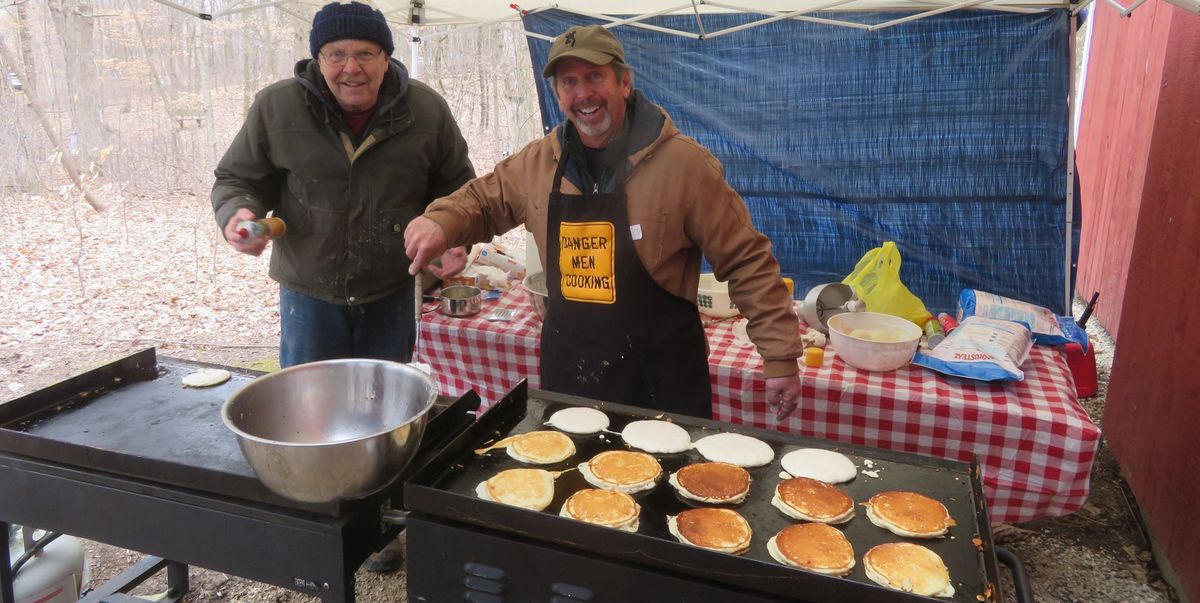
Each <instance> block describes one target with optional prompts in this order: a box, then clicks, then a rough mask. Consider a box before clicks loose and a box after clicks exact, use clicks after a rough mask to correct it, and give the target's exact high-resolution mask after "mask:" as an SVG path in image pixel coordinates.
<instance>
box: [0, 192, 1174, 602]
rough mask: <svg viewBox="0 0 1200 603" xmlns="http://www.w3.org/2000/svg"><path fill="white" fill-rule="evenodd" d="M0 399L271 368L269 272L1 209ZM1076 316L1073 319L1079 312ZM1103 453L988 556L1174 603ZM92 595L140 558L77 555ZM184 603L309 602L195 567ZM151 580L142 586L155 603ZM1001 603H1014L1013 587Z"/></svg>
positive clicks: (1097, 592)
mask: <svg viewBox="0 0 1200 603" xmlns="http://www.w3.org/2000/svg"><path fill="white" fill-rule="evenodd" d="M0 206H2V207H3V208H4V211H0V400H8V399H11V398H16V397H19V396H21V395H23V394H26V393H29V392H32V391H36V390H38V389H41V388H43V387H46V386H49V385H51V384H53V383H55V382H57V381H59V380H62V379H65V378H67V377H69V376H71V375H74V374H78V373H79V372H82V371H84V370H87V369H89V368H92V367H95V366H98V365H100V364H103V363H105V362H109V361H112V360H114V359H116V358H119V357H122V356H124V355H127V354H128V353H130V352H132V351H135V350H138V349H142V348H144V347H148V346H156V347H157V348H158V353H159V354H162V355H166V356H175V357H179V358H186V359H191V360H198V361H203V362H211V363H217V364H225V365H234V366H261V365H263V364H264V363H268V364H269V363H270V362H271V361H272V360H273V359H274V357H275V349H276V345H277V338H278V321H279V317H278V303H277V300H276V295H277V289H276V287H275V286H274V285H273V284H272V283H271V282H270V281H269V280H268V279H267V278H266V276H265V273H266V259H265V258H249V257H245V256H241V255H238V254H235V253H233V252H232V251H231V250H229V249H228V248H226V247H225V246H224V243H223V242H221V241H219V240H218V239H217V233H216V229H215V227H213V226H212V221H211V217H210V214H209V211H208V209H207V203H206V202H205V200H195V199H192V198H189V197H186V196H182V197H179V198H171V199H150V198H134V197H131V198H125V199H119V200H118V202H117V203H115V204H114V209H113V211H108V212H105V213H103V214H96V213H93V212H90V211H89V210H86V209H85V208H83V207H82V206H81V205H78V204H77V205H64V202H62V201H61V200H59V199H56V198H39V197H33V196H28V195H23V196H19V197H7V198H0ZM1076 313H1077V314H1078V310H1077V311H1076ZM1089 331H1090V332H1091V335H1092V337H1093V341H1095V342H1096V346H1097V349H1098V354H1097V365H1098V367H1099V381H1100V391H1099V393H1098V395H1096V396H1094V397H1091V398H1088V399H1086V400H1083V404H1084V406H1085V407H1086V408H1087V410H1088V412H1089V414H1090V415H1091V416H1092V418H1093V419H1094V420H1096V421H1097V422H1099V421H1100V420H1101V419H1102V415H1103V408H1104V394H1105V390H1106V386H1107V383H1108V375H1109V367H1110V366H1111V362H1112V350H1113V345H1112V342H1111V341H1110V340H1109V339H1108V337H1107V335H1106V334H1105V333H1104V332H1103V331H1102V330H1101V329H1100V328H1099V324H1098V323H1096V322H1095V321H1092V323H1091V324H1090V325H1089ZM1131 505H1133V503H1132V502H1131V499H1130V497H1129V496H1128V495H1127V492H1126V486H1125V484H1124V481H1123V480H1122V479H1121V477H1120V474H1119V471H1118V469H1117V466H1116V463H1115V461H1114V459H1113V457H1112V455H1111V454H1110V452H1109V451H1108V449H1107V447H1102V448H1101V451H1100V455H1099V458H1098V459H1097V461H1096V464H1095V467H1094V473H1093V480H1092V493H1091V496H1090V497H1089V500H1088V502H1087V504H1086V505H1085V506H1084V508H1083V509H1082V510H1081V511H1079V512H1078V513H1075V514H1073V515H1070V516H1068V517H1060V518H1045V519H1039V520H1037V521H1032V522H1028V523H1024V524H1019V525H996V526H994V528H995V533H996V541H997V543H998V544H1000V545H1002V546H1004V547H1007V548H1009V549H1010V550H1012V551H1013V552H1015V553H1016V554H1017V556H1018V557H1019V558H1020V559H1021V560H1022V561H1023V562H1024V565H1025V568H1026V570H1027V572H1028V574H1029V577H1030V580H1031V582H1032V586H1033V592H1034V594H1035V596H1036V598H1037V600H1038V601H1042V602H1058V601H1061V602H1065V603H1075V602H1081V601H1112V602H1147V603H1149V602H1160V601H1161V602H1173V601H1177V600H1178V598H1177V597H1176V595H1175V593H1174V592H1173V591H1172V590H1171V589H1170V587H1169V586H1167V585H1166V584H1165V583H1164V582H1163V580H1162V577H1161V575H1160V572H1159V570H1158V567H1157V565H1156V564H1155V561H1154V559H1153V557H1152V556H1151V554H1150V552H1149V545H1148V543H1147V541H1146V539H1145V536H1144V534H1143V532H1142V529H1141V527H1140V524H1139V522H1138V520H1137V515H1136V513H1135V511H1134V510H1133V507H1131ZM86 550H87V553H88V563H89V567H90V570H91V575H92V580H91V583H90V585H91V586H95V585H97V584H100V583H102V582H103V581H105V580H107V579H109V578H111V577H113V576H115V575H116V574H118V573H119V572H120V571H122V570H123V569H125V568H126V567H127V566H128V565H129V564H130V563H132V562H133V561H135V560H136V559H137V558H138V555H137V554H136V553H133V552H130V551H125V550H122V549H118V548H114V547H111V546H107V545H104V544H100V543H93V542H87V543H86ZM190 576H191V586H192V591H191V592H190V593H189V594H188V595H187V596H186V597H185V599H184V600H185V601H237V602H242V601H246V602H259V601H301V600H314V601H315V600H316V599H313V598H311V597H307V596H304V595H299V594H297V593H294V592H292V591H287V590H283V589H279V588H275V587H271V586H267V585H264V584H260V583H256V582H251V581H248V580H244V579H240V578H236V577H231V576H227V575H224V574H220V573H217V572H212V571H208V570H204V569H201V568H192V569H191V574H190ZM162 588H164V587H163V583H162V581H161V580H159V581H157V582H150V583H148V584H147V585H144V586H143V587H142V588H141V589H140V590H139V591H137V592H138V593H140V594H147V595H151V594H154V593H156V592H158V591H160V590H161V589H162ZM357 589H358V595H359V597H358V600H359V601H363V602H367V603H372V602H384V601H388V602H401V601H405V600H406V597H405V594H404V591H405V575H404V572H403V571H401V572H398V573H395V574H391V575H385V576H380V575H376V574H369V573H366V572H364V571H359V573H358V575H357ZM1003 590H1004V592H1005V599H1006V600H1008V601H1015V600H1016V599H1015V597H1014V596H1013V595H1012V592H1013V589H1012V588H1011V585H1006V586H1005V588H1004V589H1003Z"/></svg>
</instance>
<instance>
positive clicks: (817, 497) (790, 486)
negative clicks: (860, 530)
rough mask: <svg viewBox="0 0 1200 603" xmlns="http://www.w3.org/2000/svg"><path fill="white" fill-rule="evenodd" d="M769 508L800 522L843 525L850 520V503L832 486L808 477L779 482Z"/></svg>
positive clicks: (844, 495)
mask: <svg viewBox="0 0 1200 603" xmlns="http://www.w3.org/2000/svg"><path fill="white" fill-rule="evenodd" d="M771 504H772V505H774V506H775V508H777V509H779V510H780V511H783V514H784V515H787V516H788V517H791V518H792V519H799V520H801V521H815V522H817V523H846V522H847V521H850V520H851V519H852V518H853V517H854V499H852V498H850V497H849V496H848V495H847V494H846V493H845V492H842V491H841V490H840V489H838V488H837V487H836V486H831V485H829V484H827V483H825V482H823V481H820V480H815V479H812V478H808V477H793V478H792V479H785V480H783V481H781V482H779V484H778V485H777V486H775V496H774V498H772V499H771Z"/></svg>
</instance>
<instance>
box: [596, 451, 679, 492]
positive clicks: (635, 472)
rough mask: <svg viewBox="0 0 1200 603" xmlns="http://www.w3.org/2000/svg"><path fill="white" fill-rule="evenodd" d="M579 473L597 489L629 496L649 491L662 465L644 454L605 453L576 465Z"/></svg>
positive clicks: (660, 472)
mask: <svg viewBox="0 0 1200 603" xmlns="http://www.w3.org/2000/svg"><path fill="white" fill-rule="evenodd" d="M579 472H580V473H582V474H583V477H584V479H586V480H587V481H588V483H590V484H591V485H593V486H596V487H597V488H603V489H605V490H616V491H618V492H625V493H626V494H632V493H634V492H641V491H643V490H649V489H651V488H653V487H654V482H655V481H656V480H657V479H658V477H659V476H660V475H662V465H659V464H658V460H656V459H655V458H654V457H652V456H650V455H648V454H646V453H645V452H632V451H628V450H609V451H606V452H601V453H600V454H597V455H596V456H594V457H592V458H591V460H589V461H588V462H586V463H583V464H581V465H579Z"/></svg>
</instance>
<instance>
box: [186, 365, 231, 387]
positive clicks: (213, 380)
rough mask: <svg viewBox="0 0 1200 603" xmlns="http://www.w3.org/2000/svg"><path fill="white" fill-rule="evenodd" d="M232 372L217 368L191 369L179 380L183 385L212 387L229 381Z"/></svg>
mask: <svg viewBox="0 0 1200 603" xmlns="http://www.w3.org/2000/svg"><path fill="white" fill-rule="evenodd" d="M230 377H233V373H231V372H229V371H227V370H225V369H219V368H204V369H200V370H198V371H192V372H190V373H188V374H186V375H184V376H183V379H181V380H180V382H181V383H183V386H184V387H213V386H214V385H220V384H222V383H225V382H226V381H229V378H230Z"/></svg>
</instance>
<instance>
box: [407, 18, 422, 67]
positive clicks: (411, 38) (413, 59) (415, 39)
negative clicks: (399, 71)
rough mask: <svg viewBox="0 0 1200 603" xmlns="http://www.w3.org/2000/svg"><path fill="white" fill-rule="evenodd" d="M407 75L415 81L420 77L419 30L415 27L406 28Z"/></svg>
mask: <svg viewBox="0 0 1200 603" xmlns="http://www.w3.org/2000/svg"><path fill="white" fill-rule="evenodd" d="M408 44H409V49H410V51H409V53H408V74H409V75H410V76H412V77H413V79H416V78H418V77H421V30H420V29H419V28H418V27H417V26H416V25H411V26H409V28H408Z"/></svg>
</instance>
